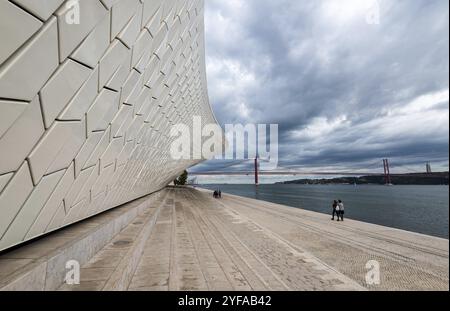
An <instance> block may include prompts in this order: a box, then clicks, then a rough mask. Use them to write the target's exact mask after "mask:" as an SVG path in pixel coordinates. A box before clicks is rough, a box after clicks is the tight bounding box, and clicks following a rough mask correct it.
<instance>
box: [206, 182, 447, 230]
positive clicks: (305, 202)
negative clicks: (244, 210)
mask: <svg viewBox="0 0 450 311" xmlns="http://www.w3.org/2000/svg"><path fill="white" fill-rule="evenodd" d="M201 187H203V188H207V189H219V188H220V189H221V191H222V192H224V193H230V194H235V195H239V196H243V197H248V198H253V199H258V200H264V201H269V202H273V203H278V204H283V205H288V206H292V207H296V208H302V209H305V210H310V211H315V212H319V213H327V214H330V213H331V204H332V201H333V200H334V199H341V200H342V201H343V202H344V203H345V216H346V217H348V218H351V219H355V220H360V221H364V222H369V223H373V224H378V225H383V226H387V227H393V228H398V229H403V230H408V231H413V232H419V233H424V234H428V235H433V236H438V237H443V238H447V239H448V237H449V231H448V230H449V228H448V216H449V188H448V186H390V187H388V186H377V185H358V186H353V185H284V184H270V185H259V186H258V187H255V186H254V185H230V184H227V185H216V184H214V185H201ZM330 219H331V217H330Z"/></svg>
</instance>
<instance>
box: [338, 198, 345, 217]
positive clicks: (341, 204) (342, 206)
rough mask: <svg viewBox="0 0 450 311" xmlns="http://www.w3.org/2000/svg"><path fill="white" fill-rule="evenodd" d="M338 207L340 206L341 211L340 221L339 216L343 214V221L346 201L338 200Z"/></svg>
mask: <svg viewBox="0 0 450 311" xmlns="http://www.w3.org/2000/svg"><path fill="white" fill-rule="evenodd" d="M338 207H339V213H338V221H339V216H341V221H344V210H345V208H344V202H342V201H341V200H339V201H338Z"/></svg>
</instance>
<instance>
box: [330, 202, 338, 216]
mask: <svg viewBox="0 0 450 311" xmlns="http://www.w3.org/2000/svg"><path fill="white" fill-rule="evenodd" d="M337 205H338V201H336V200H334V201H333V205H332V206H333V214H332V216H333V217H332V218H331V220H334V216H335V215H337V216H338V220H339V215H338V213H337V211H336V207H337Z"/></svg>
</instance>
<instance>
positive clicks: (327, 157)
mask: <svg viewBox="0 0 450 311" xmlns="http://www.w3.org/2000/svg"><path fill="white" fill-rule="evenodd" d="M205 6H206V8H205V24H206V62H207V76H208V89H209V96H210V102H211V105H212V106H213V109H214V112H215V114H216V117H217V119H218V120H219V122H220V123H221V124H222V125H223V124H225V123H242V124H246V123H267V124H270V123H277V124H279V128H280V130H279V148H280V150H279V163H280V166H283V167H299V168H306V167H307V168H311V167H314V168H320V169H324V170H330V169H337V170H341V169H347V170H348V169H353V170H358V169H360V170H363V171H367V170H369V169H375V168H377V167H378V170H382V162H381V159H382V158H385V157H386V158H389V159H390V160H391V163H392V166H393V171H394V172H395V171H396V169H397V172H399V171H405V172H407V171H414V170H424V168H425V162H427V161H430V162H431V164H432V167H433V169H434V170H443V169H445V170H448V158H449V155H448V147H449V125H448V122H449V78H448V76H449V39H448V38H449V7H448V6H449V2H448V1H447V0H379V1H377V2H376V1H374V0H277V1H273V0H227V1H223V0H205ZM378 13H379V14H378ZM227 165H229V164H225V163H224V162H221V161H212V162H211V161H210V162H205V163H203V164H202V165H200V166H199V167H197V168H196V170H217V169H220V168H221V167H223V166H227ZM236 168H238V169H242V166H237V167H236Z"/></svg>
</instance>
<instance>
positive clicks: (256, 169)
mask: <svg viewBox="0 0 450 311" xmlns="http://www.w3.org/2000/svg"><path fill="white" fill-rule="evenodd" d="M248 161H253V169H252V170H249V169H243V170H232V168H233V167H236V166H237V165H242V164H243V163H245V162H248ZM260 161H261V159H260V158H255V159H253V160H252V159H250V160H240V161H237V162H234V163H231V164H230V165H227V166H225V167H222V168H221V170H218V171H199V172H190V173H189V174H190V175H191V176H195V177H197V176H254V179H255V184H256V185H258V184H259V176H348V177H359V176H380V175H383V176H384V180H385V183H386V184H391V178H392V177H393V176H400V175H404V174H423V175H424V176H426V175H430V174H432V171H431V165H430V163H426V166H425V171H418V170H417V169H414V168H411V167H410V166H408V165H407V164H406V165H405V164H396V165H395V166H394V167H395V168H396V169H398V170H402V173H400V172H397V173H393V171H392V167H393V166H392V165H391V163H390V161H389V159H383V160H382V161H380V160H377V161H376V162H374V163H372V164H369V165H367V166H366V168H365V169H366V170H367V171H315V170H311V171H309V170H299V169H289V168H286V167H279V166H278V167H277V168H276V169H274V170H261V169H260ZM262 161H265V160H264V159H262ZM381 163H382V165H383V166H382V167H383V171H381V170H380V171H375V170H376V169H377V167H379V168H380V169H381ZM369 170H370V171H369Z"/></svg>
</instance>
